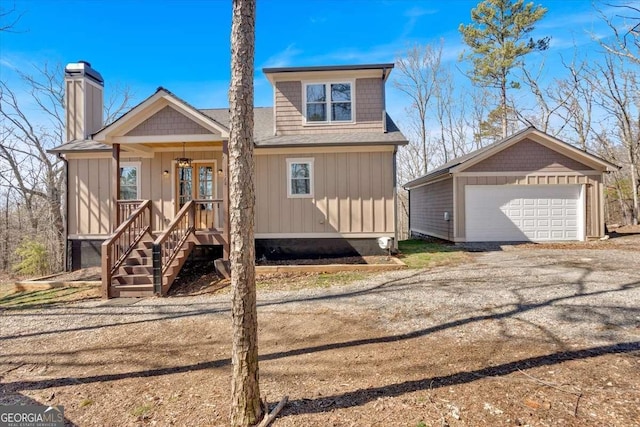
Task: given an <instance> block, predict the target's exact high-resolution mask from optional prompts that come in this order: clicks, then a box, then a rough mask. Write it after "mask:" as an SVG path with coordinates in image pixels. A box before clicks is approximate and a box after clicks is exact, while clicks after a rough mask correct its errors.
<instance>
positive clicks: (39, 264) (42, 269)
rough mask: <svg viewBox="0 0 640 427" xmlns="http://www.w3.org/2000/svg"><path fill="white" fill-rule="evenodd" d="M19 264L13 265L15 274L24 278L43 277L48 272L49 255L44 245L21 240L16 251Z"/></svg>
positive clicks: (33, 241)
mask: <svg viewBox="0 0 640 427" xmlns="http://www.w3.org/2000/svg"><path fill="white" fill-rule="evenodd" d="M16 255H17V256H18V257H19V258H20V262H18V263H17V264H16V265H14V267H13V269H14V271H15V272H16V273H18V274H21V275H25V276H34V275H43V274H47V273H48V272H49V269H50V267H49V254H48V253H47V248H46V247H45V246H44V244H42V243H40V242H36V241H35V240H28V239H27V240H23V241H22V243H20V246H18V248H17V249H16Z"/></svg>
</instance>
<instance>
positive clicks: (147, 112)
mask: <svg viewBox="0 0 640 427" xmlns="http://www.w3.org/2000/svg"><path fill="white" fill-rule="evenodd" d="M166 107H170V108H171V109H172V110H173V111H175V112H176V113H178V114H179V115H180V116H176V117H179V120H180V121H181V122H182V124H185V126H186V127H185V129H180V128H177V127H176V128H175V129H174V130H173V131H172V132H177V133H171V135H175V134H189V133H186V132H189V131H191V130H194V129H199V128H198V127H196V126H195V125H197V126H199V127H201V128H203V129H205V130H206V131H207V133H210V134H214V135H219V136H221V137H222V138H228V137H229V129H227V127H226V126H223V125H222V124H220V123H218V122H216V121H215V120H214V119H212V118H211V117H209V116H207V115H205V114H203V113H202V112H201V111H199V110H197V109H196V108H194V107H192V106H191V105H189V104H188V103H186V102H185V101H183V100H182V99H180V98H178V97H177V96H175V95H174V94H173V93H171V92H169V91H168V90H166V89H164V88H158V90H157V91H156V92H155V93H154V94H153V95H151V96H150V97H149V98H147V99H145V100H144V101H142V102H141V103H140V104H138V105H136V106H135V107H133V108H132V109H131V110H129V111H128V112H127V113H125V114H124V115H123V116H121V117H120V118H119V119H117V120H116V121H114V122H112V123H111V124H109V125H107V126H105V127H104V128H102V129H101V130H99V131H98V132H96V133H95V134H94V135H93V140H95V141H99V142H106V143H110V142H112V141H113V140H114V138H118V137H123V136H125V135H128V134H129V133H130V132H134V133H137V132H144V129H147V130H149V125H150V124H151V123H154V124H156V125H157V124H158V122H157V119H154V118H153V116H154V115H156V114H157V113H159V112H161V111H163V110H165V108H166ZM163 114H169V115H173V114H174V113H173V112H172V111H170V110H165V111H164V112H163ZM184 119H187V120H188V121H189V122H185V121H184ZM145 122H146V124H145V125H143V123H145ZM187 123H188V124H187ZM141 125H142V127H140V126H141ZM171 126H173V124H171ZM139 127H140V128H139ZM166 127H167V126H165V127H162V126H161V127H160V130H155V132H158V131H162V129H165V128H166ZM136 128H138V130H137V131H136V130H135V129H136ZM196 134H202V131H201V130H198V133H196ZM146 135H153V134H146ZM156 135H157V134H156ZM164 135H167V133H164ZM129 136H131V135H129Z"/></svg>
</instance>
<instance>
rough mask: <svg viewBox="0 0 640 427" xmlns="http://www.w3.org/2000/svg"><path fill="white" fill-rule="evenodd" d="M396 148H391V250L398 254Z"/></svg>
mask: <svg viewBox="0 0 640 427" xmlns="http://www.w3.org/2000/svg"><path fill="white" fill-rule="evenodd" d="M397 153H398V146H397V145H395V146H394V147H393V250H394V251H395V252H396V253H397V252H398V173H397V172H398V168H397V159H396V154H397Z"/></svg>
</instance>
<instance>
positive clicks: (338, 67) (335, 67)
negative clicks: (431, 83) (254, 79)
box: [262, 62, 394, 74]
mask: <svg viewBox="0 0 640 427" xmlns="http://www.w3.org/2000/svg"><path fill="white" fill-rule="evenodd" d="M393 67H394V64H393V63H392V62H389V63H386V64H360V65H318V66H311V67H277V68H263V69H262V72H263V73H265V74H273V73H298V72H301V71H302V72H304V71H356V70H386V69H390V68H393Z"/></svg>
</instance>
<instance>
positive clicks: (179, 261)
mask: <svg viewBox="0 0 640 427" xmlns="http://www.w3.org/2000/svg"><path fill="white" fill-rule="evenodd" d="M154 237H155V236H152V235H150V234H147V235H145V236H144V237H143V238H142V239H141V240H140V241H139V242H138V244H137V246H136V247H135V248H134V249H133V250H132V251H131V253H130V254H129V255H128V256H127V258H126V259H125V260H124V262H123V263H122V265H121V266H120V267H119V268H118V271H117V272H116V273H115V274H114V275H113V276H112V279H111V291H110V295H111V297H113V298H126V297H147V296H153V295H155V294H156V292H155V286H154V283H153V279H154V278H153V242H154ZM194 246H195V243H194V242H193V241H192V240H188V241H186V242H185V243H184V244H183V245H182V248H180V249H179V250H178V252H177V254H176V256H175V258H174V259H173V262H172V263H171V265H169V267H167V269H166V270H165V273H164V274H163V276H162V285H161V292H160V295H166V294H167V292H168V291H169V289H170V288H171V285H172V284H173V282H174V281H175V279H176V277H177V276H178V274H179V273H180V270H181V269H182V266H183V265H184V263H185V262H186V260H187V258H188V257H189V254H190V253H191V251H192V250H193V247H194Z"/></svg>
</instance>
